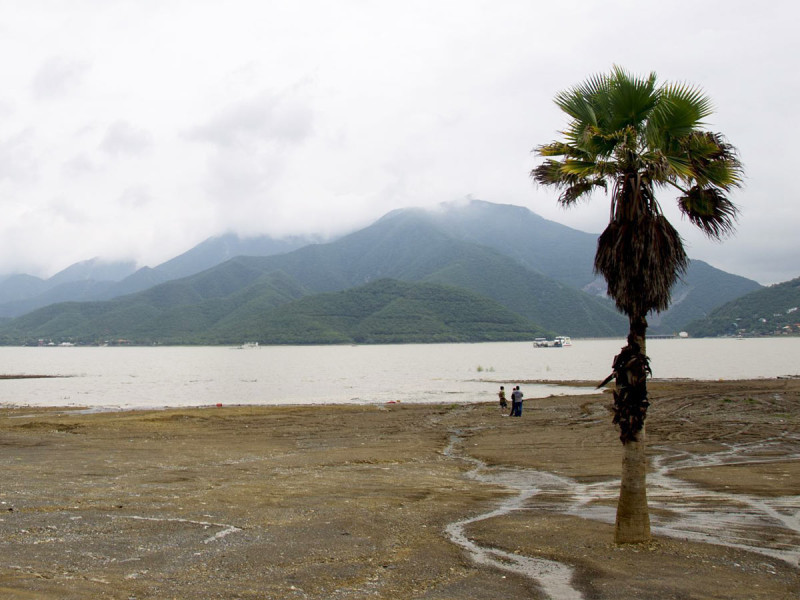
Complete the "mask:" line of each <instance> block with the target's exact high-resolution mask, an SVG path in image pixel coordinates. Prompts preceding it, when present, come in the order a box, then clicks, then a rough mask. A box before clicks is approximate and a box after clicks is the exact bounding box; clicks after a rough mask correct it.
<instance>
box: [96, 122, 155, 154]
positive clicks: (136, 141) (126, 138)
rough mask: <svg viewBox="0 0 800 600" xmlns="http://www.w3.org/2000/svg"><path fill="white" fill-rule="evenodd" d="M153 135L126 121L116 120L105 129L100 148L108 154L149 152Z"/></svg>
mask: <svg viewBox="0 0 800 600" xmlns="http://www.w3.org/2000/svg"><path fill="white" fill-rule="evenodd" d="M152 146H153V136H152V135H151V134H150V132H149V131H147V130H145V129H141V128H139V127H135V126H134V125H131V124H130V123H128V122H127V121H116V122H115V123H113V124H111V125H110V126H109V128H108V130H107V131H106V134H105V136H104V137H103V141H102V142H100V149H101V150H103V151H104V152H105V153H106V154H108V155H110V156H115V157H116V156H124V155H131V156H140V155H143V154H147V153H149V152H150V150H151V147H152Z"/></svg>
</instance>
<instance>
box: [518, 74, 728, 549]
mask: <svg viewBox="0 0 800 600" xmlns="http://www.w3.org/2000/svg"><path fill="white" fill-rule="evenodd" d="M555 102H556V104H557V105H558V107H559V108H561V110H563V111H564V112H565V113H566V114H567V115H568V117H569V123H568V125H567V128H566V130H565V131H563V132H562V134H563V136H564V137H563V139H562V140H560V141H554V142H551V143H549V144H544V145H542V146H539V147H537V148H536V153H537V154H538V155H539V156H541V157H544V161H543V162H541V163H540V164H539V165H538V166H537V167H535V168H534V169H533V171H532V172H531V176H532V177H533V179H534V180H535V181H536V182H537V183H539V184H540V185H544V186H553V187H554V188H556V189H558V190H559V191H560V196H559V198H558V202H559V203H560V204H561V205H563V206H565V207H566V206H572V205H574V204H576V203H577V202H578V201H579V200H581V199H584V198H588V197H589V196H590V195H591V193H592V192H593V191H595V190H597V189H598V188H600V189H602V190H604V191H608V189H609V185H610V188H611V192H610V195H611V212H610V219H609V224H608V227H606V229H605V231H603V233H602V234H601V235H600V237H599V239H598V241H597V253H596V255H595V260H594V268H595V271H596V272H598V273H600V274H602V275H603V277H604V278H605V280H606V282H607V284H608V293H609V295H610V296H611V297H612V298H613V299H614V301H615V302H616V305H617V307H618V308H619V309H620V310H621V311H622V312H624V313H625V314H626V315H627V316H628V319H629V322H630V333H629V335H628V340H627V345H626V346H625V347H624V348H623V349H622V351H621V352H620V354H619V355H617V356H616V357H615V358H614V362H613V370H612V374H611V375H610V376H609V378H608V379H607V380H606V381H605V382H604V383H607V382H608V381H610V379H611V378H612V377H613V378H614V379H615V380H616V385H615V390H614V423H615V424H616V425H618V426H619V429H620V440H621V441H622V444H623V460H622V481H621V485H620V495H619V502H618V505H617V522H616V530H615V539H616V541H617V542H618V543H626V542H640V541H645V540H648V539H649V538H650V517H649V513H648V509H647V492H646V464H647V463H646V461H647V457H646V453H645V427H644V421H645V417H646V414H647V407H648V401H647V376H648V374H649V373H650V366H649V361H648V358H647V355H646V345H645V335H646V331H647V315H648V313H650V312H651V311H656V312H660V311H663V310H665V309H666V308H667V307H668V306H669V302H670V291H671V289H672V286H673V285H674V284H675V282H676V281H677V280H678V278H679V277H680V276H681V275H683V274H684V273H685V271H686V268H687V266H688V262H689V261H688V258H687V256H686V252H685V250H684V247H683V241H682V239H681V237H680V235H679V234H678V232H677V231H676V230H675V228H674V227H673V226H672V225H671V224H670V223H669V221H668V220H667V219H666V218H665V217H664V215H663V213H662V211H661V207H660V206H659V203H658V200H657V199H656V191H657V190H660V189H665V188H666V189H673V190H676V191H677V202H678V207H679V208H680V211H681V212H682V213H683V214H684V215H685V216H686V217H688V219H689V221H690V222H691V223H692V224H694V225H696V226H697V227H699V228H700V229H701V230H702V231H703V232H704V233H705V234H706V235H708V236H709V237H710V238H713V239H722V238H724V237H726V236H727V235H729V234H730V233H732V232H733V230H734V226H735V224H736V218H737V209H736V206H735V205H734V204H733V202H732V201H731V200H730V199H729V193H730V192H731V190H732V189H734V188H736V187H738V186H739V185H740V183H741V181H742V176H743V170H742V164H741V162H740V161H739V159H738V157H737V152H736V149H735V148H734V147H733V146H731V145H730V144H728V143H727V141H726V140H725V138H723V136H722V135H720V134H718V133H712V132H709V131H704V130H703V129H702V128H703V119H704V118H706V117H707V116H708V115H710V114H711V112H712V110H711V103H710V101H709V99H708V98H707V97H706V96H705V94H704V93H702V91H701V90H699V89H698V88H696V87H694V86H690V85H686V84H681V83H677V84H676V83H667V84H662V85H659V84H658V83H657V81H656V74H655V73H651V74H650V75H649V76H647V77H638V76H635V75H632V74H630V73H628V72H627V71H625V70H623V69H621V68H620V67H616V66H615V67H614V68H613V69H612V70H611V72H610V73H608V74H601V75H595V76H593V77H590V78H589V79H587V80H586V81H584V82H583V83H581V84H579V85H577V86H575V87H573V88H571V89H568V90H565V91H563V92H560V93H559V94H557V95H556V97H555Z"/></svg>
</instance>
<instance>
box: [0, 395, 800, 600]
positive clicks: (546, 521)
mask: <svg viewBox="0 0 800 600" xmlns="http://www.w3.org/2000/svg"><path fill="white" fill-rule="evenodd" d="M494 383H495V382H491V381H487V389H493V385H494ZM497 383H498V385H499V382H497ZM517 383H519V384H520V385H521V386H522V389H523V391H524V388H525V382H517ZM530 383H532V382H530ZM573 383H575V382H573ZM650 390H651V400H652V407H651V410H650V413H649V417H648V421H647V432H648V444H649V448H650V450H649V452H650V457H651V472H650V475H649V482H650V483H651V485H652V488H651V489H650V490H649V494H650V498H651V514H652V516H653V524H654V537H653V541H652V542H651V543H649V544H642V545H630V546H616V545H614V544H613V541H612V538H613V524H610V523H609V522H608V518H609V515H611V518H612V519H613V510H614V505H615V493H614V490H615V483H614V482H615V480H616V479H617V478H618V476H619V469H620V444H619V441H618V439H617V434H616V432H615V431H614V429H613V428H612V426H611V424H610V415H609V413H608V409H607V405H608V404H609V403H610V399H609V394H608V393H598V394H596V395H590V396H575V397H568V396H554V397H551V398H547V399H543V400H531V401H526V402H525V405H524V411H523V416H522V418H521V419H515V418H507V417H504V416H502V415H501V414H500V412H499V410H498V408H497V404H496V402H495V401H494V398H493V397H492V396H491V395H487V401H486V402H485V403H479V404H469V405H456V404H454V405H417V404H408V403H395V404H382V405H378V406H326V405H322V406H311V407H243V406H241V407H240V406H233V405H232V406H228V403H229V402H235V399H221V402H222V403H223V406H222V407H206V408H192V409H180V410H165V411H130V412H106V413H81V412H80V411H75V410H62V409H56V408H51V409H42V408H24V407H22V408H8V407H5V408H2V409H0V445H1V446H2V455H1V456H2V458H1V460H2V482H3V483H2V487H0V502H2V504H0V597H2V598H7V599H23V598H24V599H30V598H37V599H40V598H41V599H56V598H58V599H72V598H75V599H78V598H80V599H85V598H115V599H116V598H119V599H125V600H130V599H137V600H140V599H144V598H194V599H199V598H226V599H227V598H241V599H245V598H248V599H254V598H276V599H277V598H280V599H283V598H286V599H290V598H291V599H294V598H298V599H300V598H313V599H360V598H391V599H395V598H396V599H456V600H457V599H464V600H466V599H472V600H480V599H486V600H489V599H497V598H547V597H555V598H586V599H589V598H592V599H606V598H607V599H618V598H680V599H695V598H696V599H700V598H763V599H767V598H769V599H781V598H787V599H788V598H797V597H799V596H800V567H798V557H799V556H800V554H799V552H800V550H799V549H800V380H798V379H770V380H767V379H765V380H751V381H715V382H697V381H659V380H655V381H653V382H651V384H650Z"/></svg>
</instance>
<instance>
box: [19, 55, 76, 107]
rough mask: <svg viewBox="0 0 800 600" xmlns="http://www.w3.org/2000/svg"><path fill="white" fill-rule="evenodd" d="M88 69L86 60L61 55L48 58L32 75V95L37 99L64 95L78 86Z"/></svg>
mask: <svg viewBox="0 0 800 600" xmlns="http://www.w3.org/2000/svg"><path fill="white" fill-rule="evenodd" d="M88 71H89V63H87V62H84V61H80V60H71V59H68V58H64V57H61V56H56V57H52V58H49V59H48V60H46V61H45V62H44V63H43V64H42V65H41V66H40V67H39V69H38V71H36V74H35V75H34V76H33V81H32V82H31V89H32V91H33V95H34V97H35V98H36V99H38V100H46V99H49V98H57V97H61V96H64V95H66V94H68V93H70V92H71V91H72V90H74V89H76V88H78V87H79V86H80V84H81V83H82V81H83V77H84V75H85V74H86V73H87V72H88Z"/></svg>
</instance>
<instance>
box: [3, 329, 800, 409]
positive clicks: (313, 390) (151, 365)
mask: <svg viewBox="0 0 800 600" xmlns="http://www.w3.org/2000/svg"><path fill="white" fill-rule="evenodd" d="M623 343H624V342H623V340H621V339H620V340H576V341H575V342H574V345H573V346H572V347H569V348H536V349H534V348H533V347H532V344H531V343H528V342H514V343H490V344H435V345H402V346H310V347H308V346H303V347H294V346H289V347H286V346H277V347H268V346H264V347H261V348H257V349H232V348H219V347H200V348H184V347H174V348H0V365H2V366H0V373H2V374H36V375H62V376H68V377H66V378H61V377H60V378H57V379H20V380H0V403H3V404H15V405H39V406H47V405H49V406H89V407H120V408H138V407H163V406H201V405H209V404H216V403H222V404H300V403H302V404H305V403H359V404H364V403H385V402H389V401H401V402H447V403H449V402H476V401H487V400H494V399H495V396H494V394H495V391H496V389H497V387H498V385H497V384H496V383H494V382H496V381H499V382H504V383H507V384H512V383H515V382H516V381H519V380H530V379H551V380H569V379H585V380H591V381H601V380H602V379H603V378H604V377H605V376H606V375H607V374H608V373H609V371H610V364H611V360H612V359H613V357H614V355H615V354H616V353H617V352H618V351H619V349H620V347H621V346H622V345H623ZM648 353H649V355H650V357H651V361H652V366H653V375H654V377H657V378H675V377H682V378H693V379H745V378H756V377H776V376H781V375H797V374H799V373H800V339H798V338H776V339H745V340H734V339H698V340H677V339H676V340H651V341H649V342H648ZM522 388H523V391H524V392H525V396H526V397H528V398H531V397H543V396H548V395H550V394H554V393H555V394H558V393H574V392H576V391H579V390H578V389H577V388H566V389H565V388H563V387H553V386H545V385H523V386H522ZM580 391H584V392H586V391H587V390H585V389H582V390H580Z"/></svg>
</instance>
